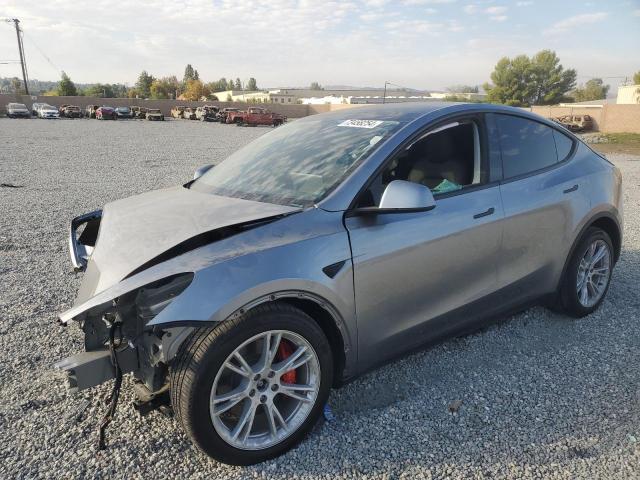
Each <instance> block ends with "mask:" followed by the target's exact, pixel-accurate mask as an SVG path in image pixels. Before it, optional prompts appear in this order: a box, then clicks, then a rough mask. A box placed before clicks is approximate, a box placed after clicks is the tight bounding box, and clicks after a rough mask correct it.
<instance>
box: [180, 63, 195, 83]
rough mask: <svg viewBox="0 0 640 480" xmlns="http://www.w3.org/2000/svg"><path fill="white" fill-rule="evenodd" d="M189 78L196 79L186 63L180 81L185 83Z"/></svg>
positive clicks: (190, 67) (191, 68)
mask: <svg viewBox="0 0 640 480" xmlns="http://www.w3.org/2000/svg"><path fill="white" fill-rule="evenodd" d="M189 80H196V78H195V71H194V70H193V67H192V66H191V64H190V63H187V66H186V67H184V76H183V77H182V82H183V83H184V84H185V85H186V83H187V82H188V81H189Z"/></svg>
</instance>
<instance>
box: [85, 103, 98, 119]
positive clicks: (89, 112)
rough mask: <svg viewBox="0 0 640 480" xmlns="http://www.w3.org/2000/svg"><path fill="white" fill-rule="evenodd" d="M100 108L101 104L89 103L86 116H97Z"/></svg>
mask: <svg viewBox="0 0 640 480" xmlns="http://www.w3.org/2000/svg"><path fill="white" fill-rule="evenodd" d="M99 108H100V105H87V107H86V108H85V109H84V116H85V117H87V118H96V110H98V109H99Z"/></svg>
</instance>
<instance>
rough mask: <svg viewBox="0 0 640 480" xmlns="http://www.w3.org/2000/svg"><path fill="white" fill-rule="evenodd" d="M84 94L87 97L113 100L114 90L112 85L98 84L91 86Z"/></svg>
mask: <svg viewBox="0 0 640 480" xmlns="http://www.w3.org/2000/svg"><path fill="white" fill-rule="evenodd" d="M84 94H85V95H86V96H87V97H101V98H113V96H114V95H113V90H112V88H111V85H109V84H106V83H105V84H102V83H96V84H95V85H90V86H88V87H87V88H86V89H85V90H84Z"/></svg>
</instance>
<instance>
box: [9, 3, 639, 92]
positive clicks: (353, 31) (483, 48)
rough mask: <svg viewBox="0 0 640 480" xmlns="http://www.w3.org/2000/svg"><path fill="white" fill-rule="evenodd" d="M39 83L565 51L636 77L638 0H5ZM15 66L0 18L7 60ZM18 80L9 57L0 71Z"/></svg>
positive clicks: (335, 80) (421, 69) (461, 76)
mask: <svg viewBox="0 0 640 480" xmlns="http://www.w3.org/2000/svg"><path fill="white" fill-rule="evenodd" d="M0 18H18V19H20V21H21V25H22V28H23V30H24V32H25V33H24V45H25V51H26V58H27V62H28V70H29V76H30V78H32V79H39V80H58V79H59V76H60V70H64V71H65V72H67V74H68V75H69V76H70V77H71V79H72V80H74V81H77V82H80V83H92V82H102V83H116V82H117V83H126V84H129V85H132V84H133V83H135V80H136V78H137V76H138V74H139V73H140V71H142V70H143V69H144V70H147V71H148V72H149V73H151V74H152V75H154V76H156V77H161V76H166V75H176V76H178V78H181V77H182V75H183V72H184V67H185V65H186V64H187V63H191V64H192V65H193V66H194V67H195V68H196V69H197V70H198V71H199V73H200V76H201V78H202V79H204V80H206V81H209V80H217V79H218V78H220V77H227V78H229V77H233V78H236V77H240V78H241V79H242V80H243V81H246V80H247V79H248V78H249V77H255V78H256V79H257V80H258V85H259V86H260V87H279V86H308V85H309V84H310V83H311V82H313V81H317V82H319V83H321V84H323V85H351V86H369V87H382V86H383V85H384V82H385V81H389V82H392V83H394V84H397V85H401V86H406V87H410V88H418V89H444V88H445V87H447V86H450V85H455V84H470V85H481V84H482V83H484V82H485V81H487V80H489V76H490V74H491V72H492V71H493V67H494V66H495V64H496V62H497V61H498V60H499V59H500V58H501V57H503V56H515V55H518V54H522V53H524V54H527V55H532V54H534V53H535V52H537V51H539V50H542V49H552V50H555V51H556V53H557V54H558V56H559V57H560V60H561V63H562V64H563V65H564V66H565V67H567V68H575V69H576V70H577V72H578V82H579V83H583V82H585V81H587V80H588V79H589V78H591V77H594V76H597V77H604V79H605V82H606V83H609V84H611V85H612V86H613V87H614V89H615V87H616V86H617V84H618V83H619V82H620V81H621V80H622V79H620V78H616V77H624V76H632V75H633V72H635V71H638V70H640V0H627V1H624V0H617V1H616V0H613V1H602V0H600V1H593V2H585V1H579V0H575V1H574V0H553V1H547V0H520V1H510V2H506V1H499V0H495V1H491V0H475V1H462V0H395V1H391V0H344V1H313V0H268V1H267V0H256V1H244V0H233V1H231V0H182V1H181V0H175V1H169V0H167V1H164V0H127V1H122V0H106V1H105V0H91V1H90V2H82V1H78V0H0ZM17 58H18V53H17V45H16V37H15V31H14V30H13V24H11V23H5V22H0V62H2V61H6V60H15V59H17ZM8 76H18V77H19V76H20V69H19V65H16V64H9V65H3V64H1V63H0V77H8Z"/></svg>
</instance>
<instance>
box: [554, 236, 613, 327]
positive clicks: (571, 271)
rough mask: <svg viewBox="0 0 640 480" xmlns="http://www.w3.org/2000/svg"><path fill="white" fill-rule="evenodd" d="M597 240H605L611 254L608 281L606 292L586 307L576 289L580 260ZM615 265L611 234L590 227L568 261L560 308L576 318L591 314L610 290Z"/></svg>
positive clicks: (563, 280) (562, 284)
mask: <svg viewBox="0 0 640 480" xmlns="http://www.w3.org/2000/svg"><path fill="white" fill-rule="evenodd" d="M596 240H602V241H604V242H605V243H606V244H607V246H608V247H609V254H610V267H609V274H608V277H607V283H606V287H605V290H604V293H603V294H602V296H601V297H600V299H599V300H598V301H597V302H596V303H595V304H594V305H592V306H590V307H586V306H584V305H583V304H582V303H580V300H579V298H578V292H577V289H576V285H577V279H578V268H579V265H580V260H581V259H582V257H583V256H584V254H585V252H586V251H587V249H588V248H589V246H590V245H591V244H592V243H593V242H594V241H596ZM613 266H614V250H613V243H612V242H611V238H610V237H609V234H607V232H605V231H604V230H601V229H600V228H596V227H590V228H589V229H587V231H586V232H585V233H584V235H583V236H582V238H581V239H580V241H579V242H578V245H577V246H576V248H575V249H574V251H573V253H572V254H571V258H570V259H569V262H568V263H567V268H566V271H565V273H564V277H563V278H562V281H561V284H560V295H559V307H560V309H561V310H562V311H563V312H564V313H566V314H568V315H570V316H572V317H575V318H581V317H584V316H585V315H589V314H590V313H592V312H593V311H595V310H596V309H597V308H598V307H599V306H600V304H601V303H602V301H603V300H604V298H605V297H606V296H607V292H608V291H609V285H610V284H611V274H612V272H613Z"/></svg>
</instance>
